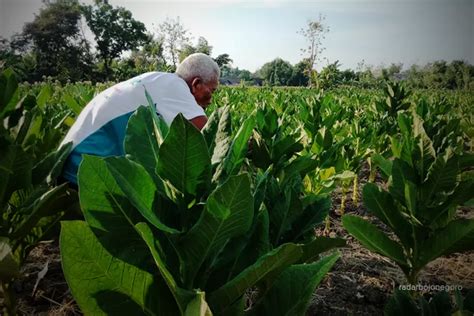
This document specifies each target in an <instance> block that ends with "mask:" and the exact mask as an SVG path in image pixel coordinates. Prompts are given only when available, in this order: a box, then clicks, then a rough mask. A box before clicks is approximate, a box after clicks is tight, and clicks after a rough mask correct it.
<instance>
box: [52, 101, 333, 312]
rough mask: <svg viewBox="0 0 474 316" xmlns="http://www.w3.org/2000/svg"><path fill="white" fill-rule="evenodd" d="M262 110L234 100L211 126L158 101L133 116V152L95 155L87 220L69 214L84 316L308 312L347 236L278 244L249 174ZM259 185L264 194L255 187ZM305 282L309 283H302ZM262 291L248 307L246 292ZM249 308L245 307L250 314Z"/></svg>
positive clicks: (76, 291) (85, 191)
mask: <svg viewBox="0 0 474 316" xmlns="http://www.w3.org/2000/svg"><path fill="white" fill-rule="evenodd" d="M254 122H255V118H254V117H253V116H250V117H248V118H247V119H246V120H245V121H243V122H242V124H240V128H239V129H238V131H237V132H236V133H235V134H232V135H231V134H230V124H231V123H230V117H229V113H228V109H227V108H222V109H220V110H219V111H215V114H213V115H212V116H211V117H210V119H209V122H208V125H207V126H206V127H205V128H204V130H203V133H202V134H201V133H200V132H199V131H198V130H196V129H195V128H194V126H192V125H191V124H190V123H189V122H188V121H187V120H186V119H184V117H183V116H182V115H178V116H177V117H176V118H175V120H174V121H173V123H172V124H171V126H170V127H169V128H168V127H167V126H166V124H165V123H164V122H163V121H162V120H161V119H160V118H158V117H157V116H156V113H155V112H154V109H152V106H149V107H148V108H145V107H141V108H139V109H138V110H137V112H136V113H135V114H133V115H132V117H131V118H130V121H129V124H128V127H127V136H126V138H125V151H126V153H127V155H126V157H109V158H105V159H104V158H98V157H92V156H85V157H84V161H83V162H82V164H81V166H80V169H79V175H78V178H79V196H80V202H81V207H82V210H83V212H84V217H85V219H86V221H85V222H82V221H75V222H63V227H62V231H61V240H60V244H61V254H62V260H63V269H64V273H65V276H66V280H67V282H68V284H69V286H70V288H71V291H72V294H73V296H74V298H75V299H76V301H77V303H78V304H79V306H80V307H81V309H82V311H83V312H84V313H86V314H127V315H128V314H133V315H141V314H144V315H211V314H214V315H243V314H256V315H260V314H262V313H263V314H277V315H278V314H282V315H283V314H288V313H291V314H293V315H303V314H304V312H305V309H306V306H307V305H308V303H309V300H310V298H311V295H312V293H313V291H314V288H315V287H316V286H317V284H318V283H319V282H320V281H321V279H322V277H323V276H324V274H325V273H326V272H327V271H329V269H330V268H331V267H332V265H333V264H334V262H335V261H336V260H337V258H338V255H337V254H333V255H330V256H327V257H324V258H322V259H320V260H319V261H315V260H317V259H319V254H320V253H321V252H323V251H326V250H328V249H331V248H333V247H335V246H338V245H340V244H341V241H340V240H312V241H310V242H307V243H305V244H297V243H284V244H281V245H278V246H273V244H272V243H271V240H270V234H269V231H270V222H271V218H270V216H269V214H268V212H266V211H263V210H260V208H259V203H258V202H256V201H257V200H261V199H262V197H259V198H257V195H258V194H259V192H261V191H260V190H258V186H259V185H260V181H259V180H258V179H257V180H256V179H253V178H251V177H250V174H248V173H247V172H244V171H242V168H245V166H244V161H245V156H246V154H247V144H248V140H249V137H250V135H251V133H252V129H253V127H254V124H255V123H254ZM253 192H254V193H253ZM301 280H305V286H303V287H302V286H301ZM250 289H252V290H253V291H256V293H257V295H256V297H255V298H254V299H253V304H252V306H251V307H249V308H247V309H246V310H245V308H246V295H245V294H246V292H247V291H249V290H250ZM244 310H245V312H244Z"/></svg>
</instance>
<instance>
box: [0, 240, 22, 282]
mask: <svg viewBox="0 0 474 316" xmlns="http://www.w3.org/2000/svg"><path fill="white" fill-rule="evenodd" d="M19 275H20V265H19V264H18V262H17V260H16V259H15V257H14V255H13V253H12V249H11V247H10V245H9V243H8V238H5V237H0V281H5V282H9V281H10V280H11V279H13V278H15V277H18V276H19Z"/></svg>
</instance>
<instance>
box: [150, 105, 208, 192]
mask: <svg viewBox="0 0 474 316" xmlns="http://www.w3.org/2000/svg"><path fill="white" fill-rule="evenodd" d="M210 166H211V159H210V157H209V152H208V150H207V145H206V141H205V140H204V137H203V136H202V135H201V133H200V132H199V131H198V130H197V129H196V128H195V127H194V126H193V125H192V124H191V123H190V122H188V120H186V119H185V118H184V117H183V115H182V114H179V115H178V116H177V117H176V118H175V119H174V120H173V123H171V127H170V130H169V133H168V136H167V137H166V139H165V141H164V142H163V144H162V145H161V147H160V151H159V158H158V174H159V175H160V176H161V178H163V179H166V180H168V181H169V182H170V183H171V184H172V185H173V186H174V187H175V188H177V189H178V190H179V191H181V192H182V193H184V194H186V193H187V194H190V195H196V194H197V189H198V187H200V186H203V187H207V186H208V185H209V183H210V177H211V169H210Z"/></svg>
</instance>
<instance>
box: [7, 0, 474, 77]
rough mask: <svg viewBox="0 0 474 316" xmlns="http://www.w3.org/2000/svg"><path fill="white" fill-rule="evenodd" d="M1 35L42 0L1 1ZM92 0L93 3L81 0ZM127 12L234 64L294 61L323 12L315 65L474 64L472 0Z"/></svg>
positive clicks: (211, 4) (15, 28)
mask: <svg viewBox="0 0 474 316" xmlns="http://www.w3.org/2000/svg"><path fill="white" fill-rule="evenodd" d="M0 1H1V2H0V36H3V37H9V36H11V35H12V34H13V33H15V32H19V31H21V28H22V25H23V24H24V23H25V22H27V21H31V20H33V18H34V13H35V12H37V11H38V8H39V7H40V6H41V1H40V0H0ZM84 2H86V3H90V2H92V1H84ZM109 3H111V4H112V5H114V6H122V7H126V8H127V9H129V10H130V11H131V12H132V13H133V15H134V17H135V18H136V19H138V20H140V21H142V22H143V23H145V25H146V27H147V28H148V30H150V31H153V30H154V29H156V27H157V25H158V24H159V23H161V22H163V21H164V20H165V18H166V17H170V18H176V17H177V16H179V17H180V20H181V22H182V23H183V25H184V26H185V27H186V28H187V29H188V30H189V31H190V32H191V34H192V35H193V38H194V41H196V40H197V38H198V37H199V36H203V37H205V38H206V39H207V40H208V41H209V43H210V44H211V45H212V46H213V48H214V49H213V55H214V56H217V55H218V54H222V53H228V54H229V55H230V57H231V58H232V59H233V60H234V64H233V65H234V66H237V67H239V68H241V69H242V68H243V69H248V70H251V71H255V70H257V69H258V68H259V67H261V66H262V65H263V64H264V63H265V62H268V61H271V60H273V59H274V58H277V57H280V58H283V59H284V60H287V61H289V62H291V63H292V64H295V63H297V62H298V61H300V60H301V59H302V58H303V55H302V54H301V51H300V49H301V48H303V47H304V46H305V40H304V38H303V37H302V36H301V35H299V34H298V33H297V31H298V30H299V29H301V28H302V27H304V26H305V24H306V22H307V21H308V20H310V19H313V20H315V19H317V18H318V16H319V14H323V15H324V16H326V25H327V26H329V28H330V31H329V33H328V34H327V35H326V39H325V40H324V41H323V46H324V47H325V48H326V49H325V51H324V52H323V54H322V56H321V57H322V58H323V59H322V60H321V61H320V63H319V65H318V67H317V68H320V67H321V66H324V65H326V64H327V62H328V61H329V62H334V61H336V60H339V62H340V63H341V64H342V68H343V69H345V68H353V69H355V68H356V67H357V65H358V63H359V62H361V61H362V60H364V61H365V64H366V65H372V66H380V65H385V66H386V65H389V64H390V63H392V62H394V63H403V64H404V65H405V67H408V66H409V65H411V64H413V63H417V64H420V65H422V64H425V63H427V62H431V61H434V60H440V59H444V60H447V61H451V60H454V59H464V60H466V61H468V62H470V63H472V64H474V22H473V21H474V0H412V1H407V0H398V1H396V0H378V1H366V0H333V1H301V0H300V1H289V0H260V1H246V0H220V1H217V0H215V1H204V2H203V1H199V0H194V1H193V0H186V1H184V0H175V1H173V2H166V1H153V0H135V1H132V0H109Z"/></svg>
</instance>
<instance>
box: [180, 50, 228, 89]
mask: <svg viewBox="0 0 474 316" xmlns="http://www.w3.org/2000/svg"><path fill="white" fill-rule="evenodd" d="M176 74H177V75H178V76H180V77H181V78H182V79H183V80H185V81H186V82H187V81H189V80H191V79H193V78H195V77H200V78H201V79H202V80H203V81H204V82H206V83H207V82H210V81H212V80H214V79H216V80H219V76H220V75H221V71H220V69H219V66H218V65H217V63H216V62H215V61H214V60H213V59H212V58H211V57H209V56H208V55H206V54H203V53H195V54H191V55H189V56H188V57H186V58H185V59H184V60H183V61H182V62H181V63H180V64H179V65H178V68H176Z"/></svg>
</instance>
